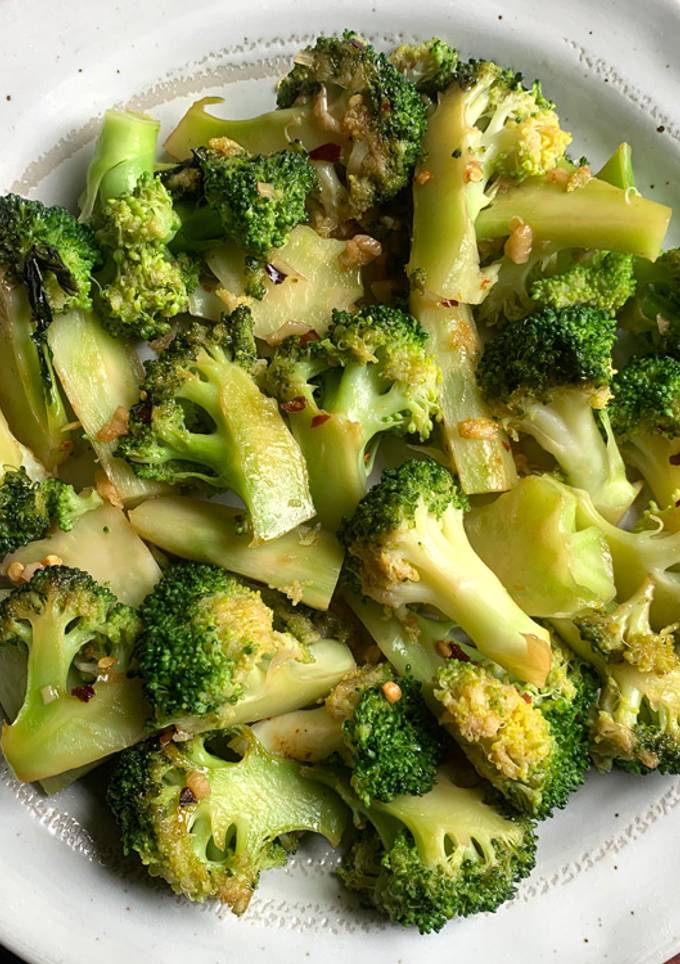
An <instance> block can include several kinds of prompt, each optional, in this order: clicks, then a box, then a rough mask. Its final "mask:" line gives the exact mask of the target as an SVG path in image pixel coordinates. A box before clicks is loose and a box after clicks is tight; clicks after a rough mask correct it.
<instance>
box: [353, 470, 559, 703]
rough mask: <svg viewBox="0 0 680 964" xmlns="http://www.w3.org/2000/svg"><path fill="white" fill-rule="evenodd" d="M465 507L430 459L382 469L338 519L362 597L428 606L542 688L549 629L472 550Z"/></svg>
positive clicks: (450, 478) (452, 482)
mask: <svg viewBox="0 0 680 964" xmlns="http://www.w3.org/2000/svg"><path fill="white" fill-rule="evenodd" d="M467 505H468V504H467V500H466V498H465V496H464V495H463V494H462V493H461V491H460V488H459V486H458V483H457V482H456V480H455V479H454V478H453V476H452V475H451V474H450V473H449V472H448V471H447V470H446V469H445V468H443V467H442V466H441V465H440V464H439V463H438V462H435V461H434V460H433V459H429V458H428V459H411V460H410V461H407V462H405V463H404V464H403V465H401V466H400V467H399V468H398V469H394V470H387V471H385V472H384V473H383V476H382V479H381V480H380V482H379V483H378V485H376V486H375V487H374V488H373V489H371V490H370V491H369V492H368V494H367V495H366V496H364V498H363V499H362V500H361V502H360V503H359V506H358V508H357V510H356V512H355V513H354V515H353V517H352V518H351V519H349V520H346V521H345V523H344V524H343V527H342V530H341V538H342V540H343V541H344V543H345V546H346V547H347V550H348V552H349V556H350V560H349V565H350V567H351V568H353V569H354V570H355V572H356V575H357V578H358V580H359V581H360V584H361V589H362V591H363V592H364V593H365V594H366V595H367V596H370V597H371V598H373V599H375V600H376V601H377V602H379V603H382V604H384V605H388V606H391V607H392V608H395V609H400V610H402V611H403V610H404V607H408V606H414V605H424V606H428V607H433V608H434V609H436V610H438V611H439V612H441V613H442V614H443V615H444V616H446V617H448V618H449V619H451V620H454V621H455V622H456V623H458V625H459V626H460V627H461V628H462V629H463V631H464V632H466V633H467V634H468V635H469V637H470V638H471V639H472V640H473V641H474V643H475V644H476V645H477V647H478V648H479V650H480V652H481V653H482V654H483V656H485V657H486V658H487V659H491V660H494V661H495V662H497V663H499V664H500V665H501V666H503V667H504V668H505V669H507V670H508V671H509V672H511V673H513V674H514V675H515V676H517V677H518V678H519V679H521V680H524V681H527V682H531V683H534V684H535V685H537V686H543V685H544V683H545V681H546V678H547V676H548V673H549V671H550V662H551V649H550V637H549V634H548V632H547V631H546V630H545V629H543V627H541V626H539V625H538V624H537V623H535V622H534V621H533V620H532V619H530V618H529V617H528V616H527V615H526V614H525V613H523V612H522V610H521V609H520V608H519V607H518V606H517V604H516V603H515V602H513V600H512V598H511V597H510V595H509V594H508V592H507V590H506V589H505V588H504V587H503V586H502V584H501V583H500V582H499V581H498V579H497V577H496V576H495V575H494V573H493V572H492V571H491V570H490V569H488V568H487V566H486V565H485V564H484V563H483V562H482V560H481V559H480V558H479V556H477V555H476V553H475V552H474V550H473V549H472V547H471V545H470V543H469V541H468V539H467V536H466V535H465V529H464V526H463V516H464V513H465V510H466V509H467Z"/></svg>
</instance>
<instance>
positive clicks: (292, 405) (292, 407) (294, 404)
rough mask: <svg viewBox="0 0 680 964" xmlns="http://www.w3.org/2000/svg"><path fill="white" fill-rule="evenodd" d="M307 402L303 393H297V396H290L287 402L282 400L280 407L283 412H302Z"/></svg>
mask: <svg viewBox="0 0 680 964" xmlns="http://www.w3.org/2000/svg"><path fill="white" fill-rule="evenodd" d="M306 404H307V402H306V401H305V400H304V398H303V397H302V395H296V396H295V398H289V399H288V401H287V402H281V403H280V404H279V408H280V409H281V411H282V412H301V411H302V409H303V408H304V407H305V405H306Z"/></svg>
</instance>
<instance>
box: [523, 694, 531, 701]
mask: <svg viewBox="0 0 680 964" xmlns="http://www.w3.org/2000/svg"><path fill="white" fill-rule="evenodd" d="M522 699H523V700H524V702H525V703H531V702H532V700H531V694H530V693H522Z"/></svg>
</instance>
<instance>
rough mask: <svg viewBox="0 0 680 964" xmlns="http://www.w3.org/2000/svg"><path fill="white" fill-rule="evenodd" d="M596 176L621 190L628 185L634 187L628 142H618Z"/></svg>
mask: <svg viewBox="0 0 680 964" xmlns="http://www.w3.org/2000/svg"><path fill="white" fill-rule="evenodd" d="M596 177H598V178H599V179H600V180H601V181H606V182H607V184H613V185H614V187H619V188H621V190H623V191H625V190H626V189H627V188H629V187H635V173H634V171H633V152H632V150H631V146H630V144H626V142H625V141H624V142H623V143H622V144H619V146H618V147H617V148H616V150H615V151H614V153H613V154H612V156H611V157H610V158H609V160H608V161H607V162H606V163H605V164H604V165H603V167H601V168H600V170H599V171H598V172H597V174H596Z"/></svg>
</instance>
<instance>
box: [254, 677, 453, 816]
mask: <svg viewBox="0 0 680 964" xmlns="http://www.w3.org/2000/svg"><path fill="white" fill-rule="evenodd" d="M254 732H255V734H256V735H257V737H258V739H259V740H260V741H261V742H262V743H263V745H264V746H265V747H266V748H267V749H268V750H270V751H271V752H273V753H279V754H281V755H282V756H286V757H290V758H292V759H294V760H300V761H301V762H303V763H318V762H320V761H322V760H326V759H328V758H329V757H332V756H334V755H335V754H338V755H339V756H340V757H341V759H342V760H343V762H345V763H346V764H347V765H348V766H350V767H351V769H352V776H351V784H352V789H353V790H354V792H355V793H356V794H357V796H358V797H359V798H360V799H361V801H362V802H363V803H364V805H365V806H370V804H371V802H372V801H374V800H382V801H384V802H387V801H389V800H393V799H394V798H395V797H398V796H400V795H401V794H404V793H410V794H414V795H416V796H422V794H423V793H427V792H428V791H429V790H431V789H432V785H433V783H434V778H435V774H436V770H437V765H438V764H439V763H441V761H442V759H443V756H444V752H443V751H444V733H443V731H442V730H441V729H440V728H439V727H438V726H437V722H436V720H435V718H434V717H433V716H432V714H431V713H430V711H429V710H428V708H427V705H426V703H425V702H424V700H423V697H422V695H421V692H420V684H419V683H418V682H417V681H416V680H415V679H413V677H410V676H402V677H399V678H398V679H397V677H396V676H395V673H394V671H393V670H392V668H391V667H390V666H389V665H388V664H387V663H380V664H378V665H376V666H370V665H367V666H361V667H359V668H358V669H357V670H355V671H354V672H352V673H349V674H348V675H347V676H346V677H345V678H344V679H343V680H341V681H340V682H339V683H338V684H337V686H335V688H334V689H333V690H332V691H331V693H330V695H329V696H328V697H327V698H326V702H325V705H324V706H322V707H319V708H318V709H311V710H299V711H298V712H292V713H285V714H283V715H282V716H276V717H274V718H273V719H268V720H263V721H262V722H261V723H257V724H256V725H255V727H254Z"/></svg>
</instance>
